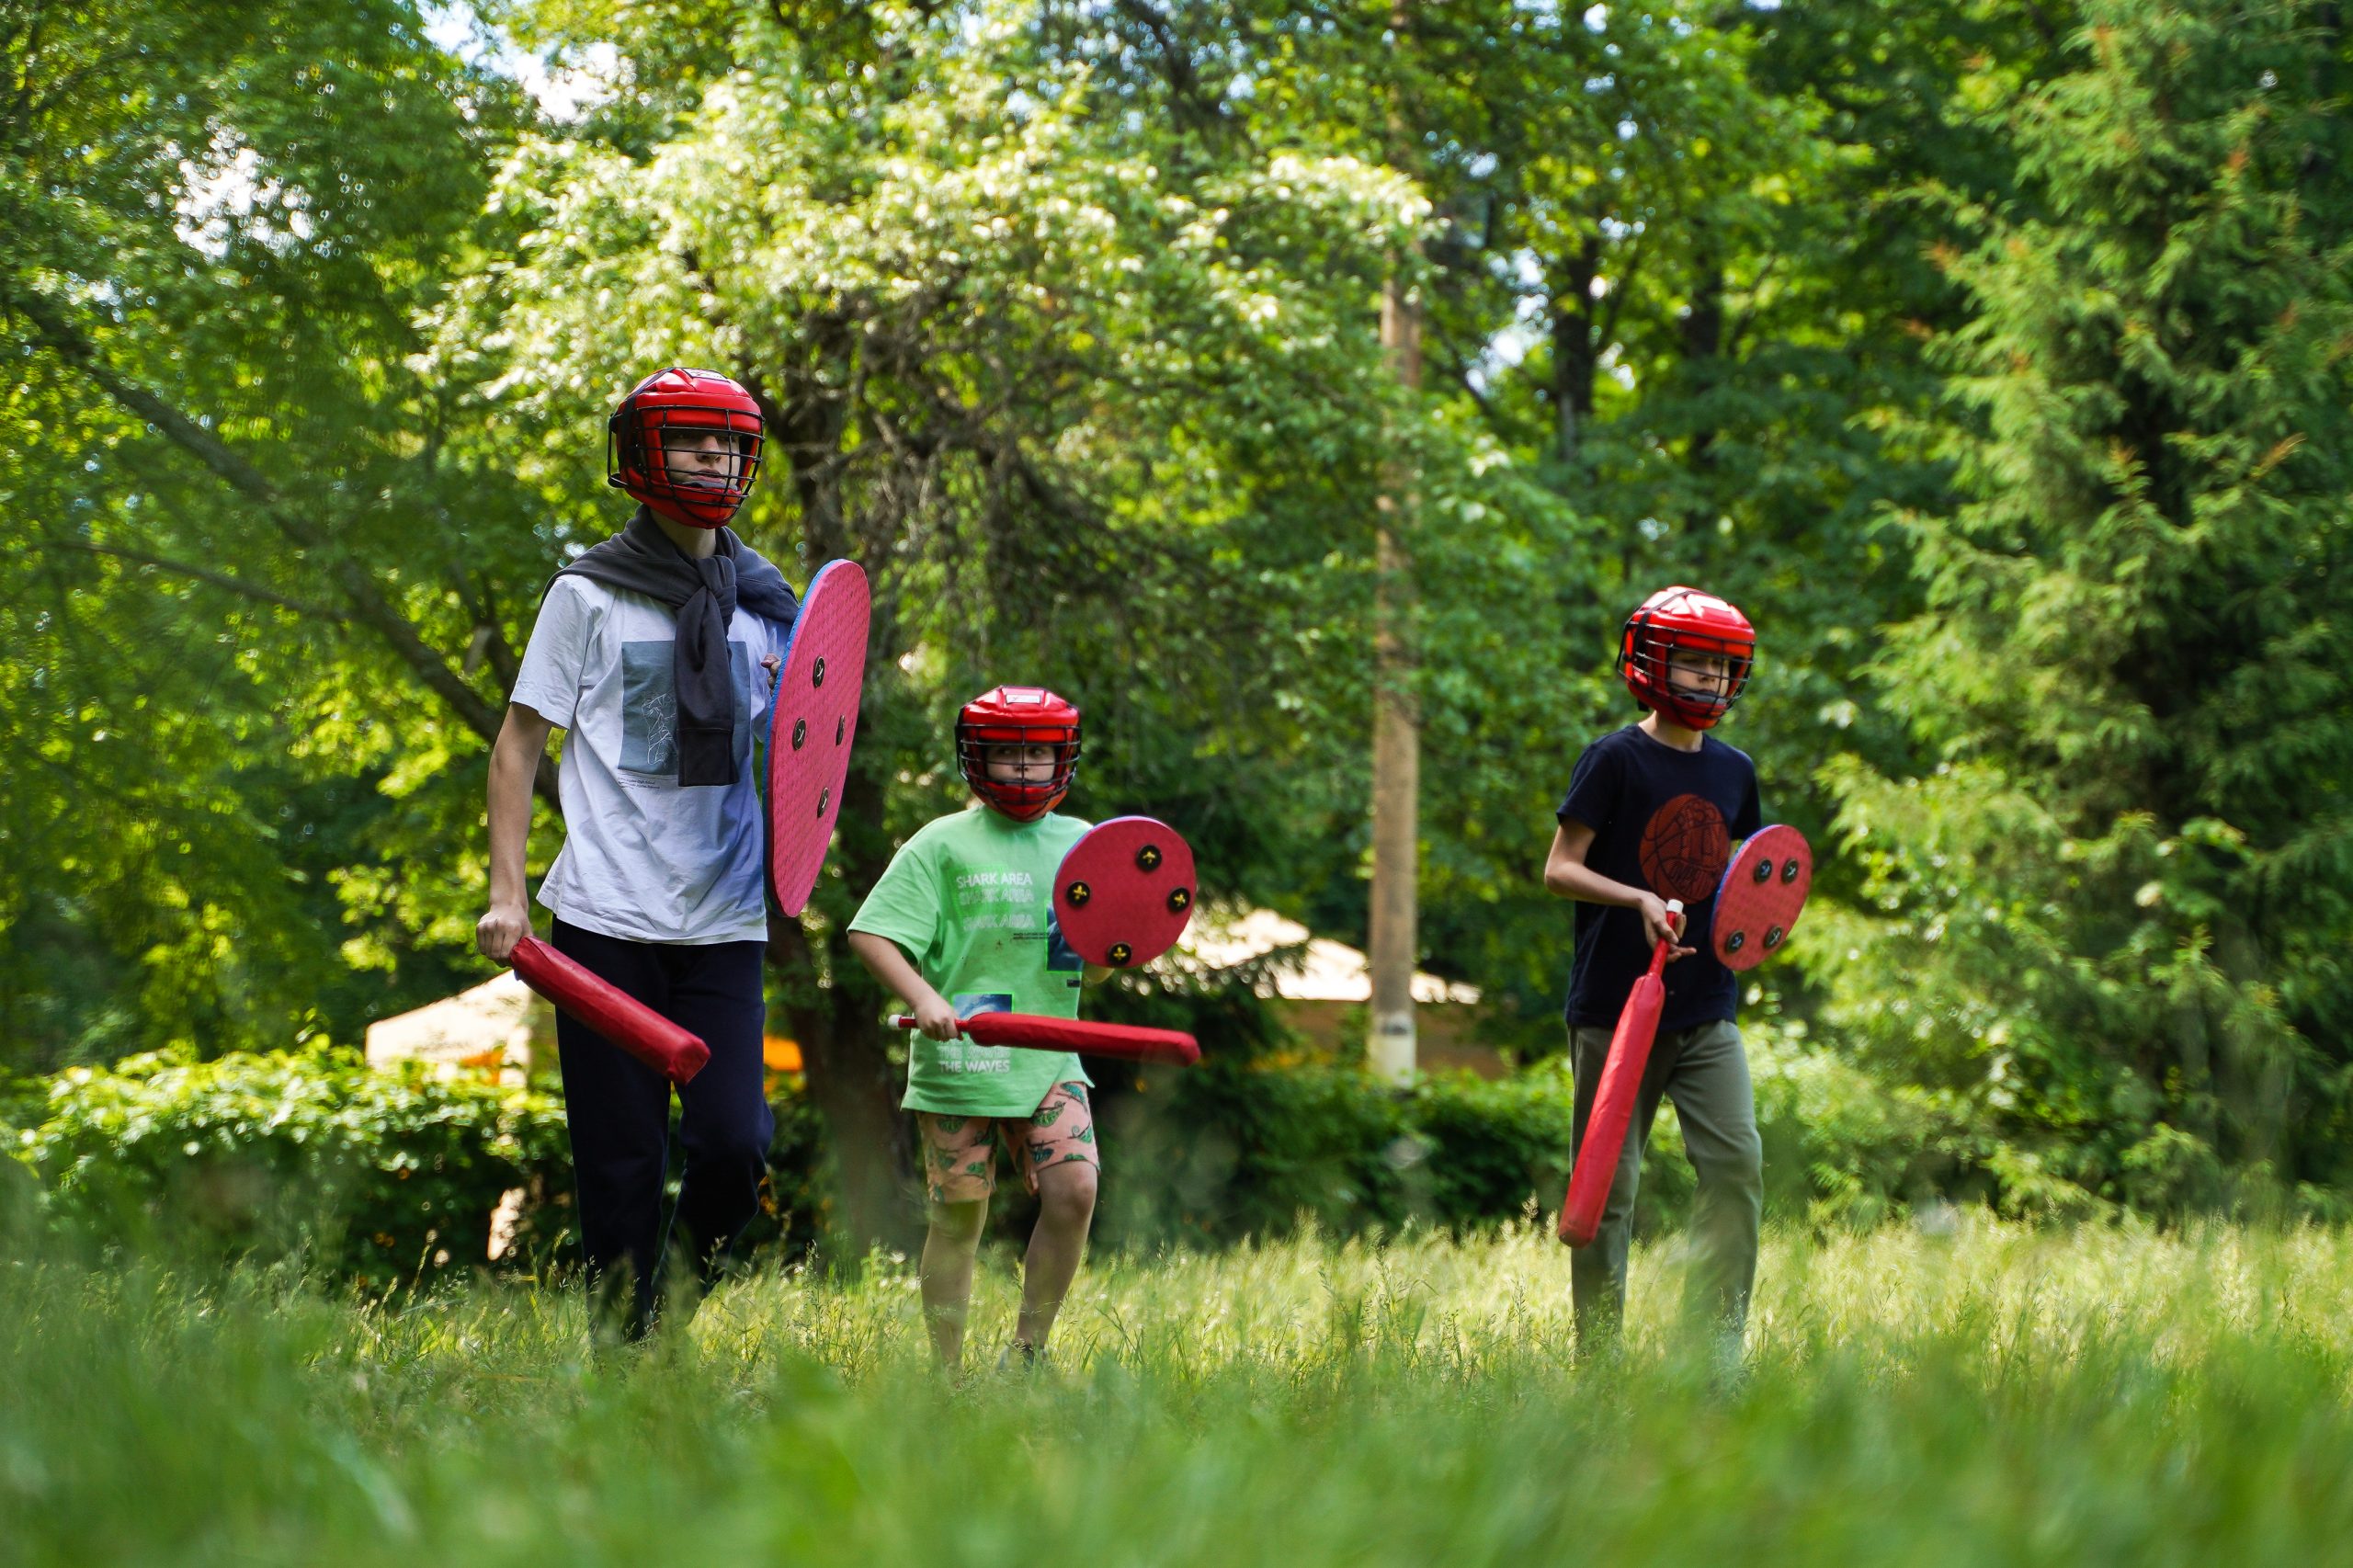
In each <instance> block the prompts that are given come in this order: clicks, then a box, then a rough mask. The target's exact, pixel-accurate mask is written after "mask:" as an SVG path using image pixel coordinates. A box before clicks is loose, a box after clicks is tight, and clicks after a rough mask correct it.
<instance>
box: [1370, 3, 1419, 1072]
mask: <svg viewBox="0 0 2353 1568" xmlns="http://www.w3.org/2000/svg"><path fill="white" fill-rule="evenodd" d="M1391 25H1392V28H1394V29H1395V30H1396V32H1397V34H1398V36H1399V38H1400V40H1401V41H1402V40H1403V38H1404V31H1405V5H1404V0H1398V3H1397V4H1396V6H1394V7H1393V8H1392V12H1391ZM1391 138H1392V143H1393V144H1394V150H1395V152H1396V153H1401V154H1402V153H1403V151H1404V146H1405V137H1404V116H1403V114H1402V113H1401V112H1396V111H1392V119H1391ZM1400 270H1401V269H1400V268H1397V267H1392V268H1391V271H1390V277H1389V281H1388V283H1387V284H1386V285H1385V286H1384V287H1383V289H1382V290H1381V347H1382V349H1383V350H1385V351H1386V353H1387V354H1388V357H1389V363H1390V365H1391V367H1392V369H1394V370H1395V371H1396V372H1397V379H1398V380H1399V381H1402V382H1404V385H1405V386H1406V387H1407V388H1408V389H1409V390H1417V389H1419V387H1420V386H1421V384H1422V313H1421V304H1420V301H1417V300H1415V298H1414V297H1413V296H1412V295H1411V294H1409V293H1408V292H1407V291H1406V290H1405V287H1404V281H1403V280H1402V279H1401V278H1400V277H1399V276H1398V274H1399V271H1400ZM1382 484H1383V494H1381V497H1380V500H1379V502H1378V503H1377V506H1378V509H1379V522H1378V528H1377V539H1376V542H1375V545H1374V569H1375V572H1376V574H1377V575H1376V578H1375V583H1374V588H1373V593H1374V598H1373V633H1372V637H1373V648H1372V659H1373V693H1372V917H1371V930H1370V933H1369V934H1368V936H1367V939H1366V943H1365V947H1366V957H1367V960H1368V961H1369V963H1370V968H1371V971H1372V1035H1371V1038H1370V1040H1367V1041H1366V1042H1365V1060H1366V1062H1367V1064H1368V1065H1369V1066H1370V1068H1371V1069H1372V1071H1373V1073H1374V1074H1377V1075H1378V1076H1380V1077H1382V1078H1386V1079H1391V1080H1393V1081H1396V1082H1400V1083H1402V1082H1404V1081H1405V1080H1407V1079H1409V1078H1411V1077H1412V1076H1413V1075H1414V1069H1415V1056H1416V1054H1417V1052H1416V1049H1415V1043H1416V1042H1415V1031H1414V962H1415V956H1416V947H1417V942H1416V937H1415V916H1416V913H1417V911H1416V909H1415V893H1416V891H1417V889H1416V885H1415V884H1416V882H1417V881H1418V879H1419V876H1420V870H1421V868H1420V846H1419V844H1418V842H1417V835H1418V827H1417V821H1416V819H1417V817H1418V815H1419V796H1420V791H1421V741H1422V736H1421V715H1420V712H1419V710H1418V708H1417V706H1416V704H1415V696H1414V665H1415V657H1414V647H1413V640H1412V636H1411V632H1410V628H1409V623H1410V620H1411V617H1412V613H1413V607H1412V592H1413V590H1412V575H1411V574H1412V569H1413V560H1412V557H1411V555H1410V554H1409V553H1408V551H1407V550H1406V546H1405V542H1404V535H1405V532H1406V512H1407V509H1408V508H1409V507H1410V506H1412V505H1413V498H1414V473H1413V471H1412V467H1411V465H1410V464H1409V463H1404V462H1400V463H1397V464H1394V465H1393V466H1392V469H1391V471H1390V472H1389V473H1388V474H1387V475H1386V476H1385V478H1384V479H1383V482H1382Z"/></svg>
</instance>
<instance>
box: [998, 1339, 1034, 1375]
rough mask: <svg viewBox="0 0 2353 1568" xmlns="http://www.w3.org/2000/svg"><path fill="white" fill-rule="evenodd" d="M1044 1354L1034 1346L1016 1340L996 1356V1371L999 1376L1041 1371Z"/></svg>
mask: <svg viewBox="0 0 2353 1568" xmlns="http://www.w3.org/2000/svg"><path fill="white" fill-rule="evenodd" d="M1046 1365H1047V1362H1046V1353H1045V1352H1044V1351H1042V1350H1040V1349H1039V1348H1038V1347H1037V1346H1034V1345H1031V1344H1029V1343H1028V1342H1026V1341H1024V1340H1019V1339H1017V1340H1015V1341H1013V1342H1012V1343H1011V1344H1009V1345H1007V1346H1006V1347H1005V1348H1004V1349H1003V1350H1002V1351H1000V1352H999V1353H998V1355H997V1358H996V1369H997V1372H998V1374H999V1375H1000V1376H1002V1375H1003V1374H1005V1373H1006V1372H1036V1371H1040V1370H1042V1369H1044V1368H1045V1366H1046Z"/></svg>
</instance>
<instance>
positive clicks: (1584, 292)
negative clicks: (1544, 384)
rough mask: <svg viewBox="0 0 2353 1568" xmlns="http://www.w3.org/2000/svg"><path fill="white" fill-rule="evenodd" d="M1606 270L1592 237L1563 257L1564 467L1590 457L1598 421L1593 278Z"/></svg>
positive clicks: (1559, 400) (1558, 313)
mask: <svg viewBox="0 0 2353 1568" xmlns="http://www.w3.org/2000/svg"><path fill="white" fill-rule="evenodd" d="M1599 269H1600V247H1599V245H1598V244H1597V242H1596V240H1595V239H1594V238H1593V237H1592V236H1590V235H1588V236H1587V237H1586V238H1585V239H1584V240H1581V241H1580V242H1578V244H1577V246H1576V248H1575V249H1574V250H1573V251H1571V252H1570V253H1569V254H1568V255H1567V256H1564V257H1563V258H1562V262H1561V275H1560V285H1561V286H1560V288H1558V289H1557V290H1554V291H1553V294H1552V408H1553V413H1554V416H1555V429H1554V433H1553V456H1554V457H1556V458H1557V459H1558V460H1560V462H1561V465H1562V466H1563V468H1574V467H1575V466H1576V465H1577V464H1578V463H1579V462H1580V461H1581V460H1583V459H1584V457H1585V432H1586V426H1588V425H1590V424H1591V423H1592V422H1593V378H1594V375H1595V373H1596V372H1597V370H1598V369H1599V368H1600V358H1601V346H1600V345H1599V344H1598V343H1597V342H1596V341H1595V340H1594V319H1593V317H1594V298H1593V280H1594V278H1595V277H1596V276H1597V273H1598V272H1599Z"/></svg>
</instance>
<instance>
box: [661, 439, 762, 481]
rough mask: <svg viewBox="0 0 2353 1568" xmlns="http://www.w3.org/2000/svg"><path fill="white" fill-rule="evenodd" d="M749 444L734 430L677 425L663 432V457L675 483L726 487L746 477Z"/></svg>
mask: <svg viewBox="0 0 2353 1568" xmlns="http://www.w3.org/2000/svg"><path fill="white" fill-rule="evenodd" d="M744 448H745V439H744V437H740V436H738V435H736V434H735V433H734V432H733V431H729V430H707V429H698V428H696V427H694V426H681V425H674V426H670V427H669V428H668V429H665V430H664V431H663V432H662V459H663V462H664V464H665V467H667V468H668V470H669V472H670V476H671V479H672V482H673V483H677V484H682V485H689V486H693V487H696V488H699V489H711V490H723V489H726V488H728V487H730V486H731V485H733V484H736V483H741V482H742V480H743V476H744Z"/></svg>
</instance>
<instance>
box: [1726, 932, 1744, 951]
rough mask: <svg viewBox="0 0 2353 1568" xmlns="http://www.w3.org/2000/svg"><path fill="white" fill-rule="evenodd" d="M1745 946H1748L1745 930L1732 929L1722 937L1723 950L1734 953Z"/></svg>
mask: <svg viewBox="0 0 2353 1568" xmlns="http://www.w3.org/2000/svg"><path fill="white" fill-rule="evenodd" d="M1746 946H1748V933H1747V932H1745V931H1734V932H1733V934H1732V935H1731V936H1729V937H1725V938H1724V951H1726V952H1728V953H1736V952H1738V951H1740V949H1743V948H1745V947H1746Z"/></svg>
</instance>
